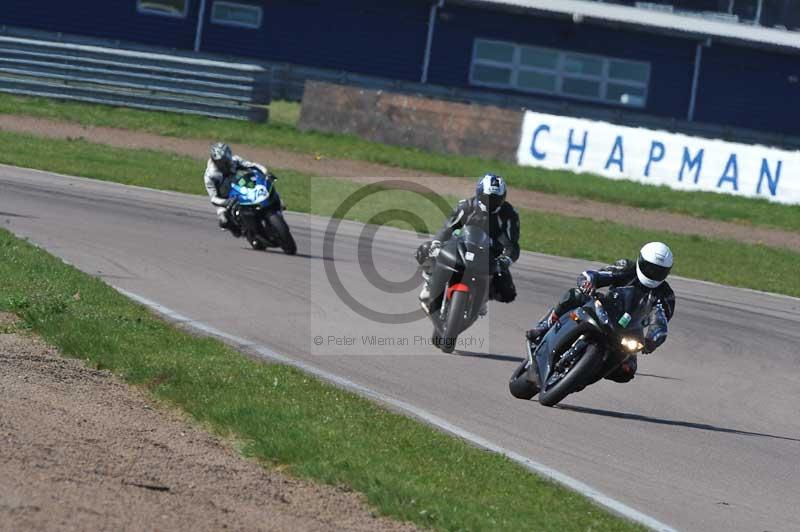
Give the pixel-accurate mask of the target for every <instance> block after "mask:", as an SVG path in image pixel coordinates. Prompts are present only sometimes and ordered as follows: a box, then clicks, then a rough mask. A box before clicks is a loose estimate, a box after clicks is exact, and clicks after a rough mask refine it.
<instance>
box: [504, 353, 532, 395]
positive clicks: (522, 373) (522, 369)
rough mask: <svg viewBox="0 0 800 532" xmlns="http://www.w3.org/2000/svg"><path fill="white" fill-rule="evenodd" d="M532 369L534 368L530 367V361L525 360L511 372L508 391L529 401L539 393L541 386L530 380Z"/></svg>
mask: <svg viewBox="0 0 800 532" xmlns="http://www.w3.org/2000/svg"><path fill="white" fill-rule="evenodd" d="M531 369H533V368H532V367H531V368H528V361H527V360H524V361H522V363H520V365H519V366H517V369H515V370H514V373H512V374H511V379H509V381H508V391H510V392H511V395H513V396H514V397H516V398H517V399H524V400H526V401H527V400H529V399H531V398H533V396H534V395H536V394H537V393H539V387H538V386H536V385H535V384H534V383H532V382H531V381H529V380H528V375H529V374H530V371H531Z"/></svg>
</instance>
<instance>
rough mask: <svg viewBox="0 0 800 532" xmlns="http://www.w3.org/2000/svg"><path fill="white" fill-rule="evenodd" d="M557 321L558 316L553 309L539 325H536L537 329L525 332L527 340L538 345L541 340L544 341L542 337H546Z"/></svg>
mask: <svg viewBox="0 0 800 532" xmlns="http://www.w3.org/2000/svg"><path fill="white" fill-rule="evenodd" d="M557 321H558V314H556V312H555V309H554V308H551V309H550V310H548V311H547V313H546V314H545V315H544V317H543V318H542V319H541V320H540V321H539V323H537V324H536V327H534V328H533V329H530V330H528V331H526V332H525V338H527V339H528V341H529V342H530V343H532V344H536V343H538V342H539V340H541V339H542V336H544V335H545V333H547V331H549V330H550V327H552V326H553V325H554V324H555V323H556V322H557Z"/></svg>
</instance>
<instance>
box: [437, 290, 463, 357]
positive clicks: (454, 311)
mask: <svg viewBox="0 0 800 532" xmlns="http://www.w3.org/2000/svg"><path fill="white" fill-rule="evenodd" d="M467 303H469V294H468V293H467V292H461V291H458V290H456V291H454V292H453V296H452V297H451V298H450V304H449V305H448V306H447V318H446V320H445V326H444V334H443V335H442V336H443V337H442V343H441V345H440V346H439V348H440V349H441V350H442V351H444V352H445V353H452V352H453V351H454V350H455V348H456V340H457V339H458V335H459V334H461V332H462V330H461V328H462V327H463V326H464V311H465V310H466V309H467Z"/></svg>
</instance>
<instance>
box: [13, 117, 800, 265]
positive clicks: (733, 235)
mask: <svg viewBox="0 0 800 532" xmlns="http://www.w3.org/2000/svg"><path fill="white" fill-rule="evenodd" d="M0 130H5V131H13V132H19V133H29V134H34V135H39V136H43V137H48V138H83V139H85V140H87V141H89V142H96V143H102V144H107V145H110V146H116V147H122V148H141V149H151V150H159V151H167V152H173V153H178V154H181V155H188V156H191V157H196V158H198V159H205V157H206V153H207V151H208V146H209V144H210V143H211V142H212V140H216V139H180V138H176V137H165V136H161V135H154V134H151V133H146V132H141V131H131V130H125V129H115V128H108V127H88V126H81V125H78V124H74V123H68V122H58V121H53V120H45V119H39V118H32V117H26V116H17V115H0ZM234 148H235V150H236V151H237V152H238V153H241V154H243V155H244V156H246V157H247V158H249V159H252V160H255V161H261V162H264V163H265V164H267V165H268V166H273V167H276V168H291V169H294V170H297V171H300V172H305V173H311V174H315V175H319V176H325V177H335V178H339V179H349V180H353V181H357V182H364V183H371V182H376V181H381V180H384V179H386V178H401V179H404V180H407V181H413V182H415V183H419V184H423V185H425V186H427V187H429V188H431V189H432V190H434V191H435V192H437V193H440V194H452V195H456V196H461V197H467V196H470V195H472V194H473V193H474V184H473V182H472V181H473V180H472V179H470V180H466V179H462V178H455V177H445V176H440V175H435V174H426V173H424V172H419V171H415V170H407V169H402V168H394V167H390V166H382V165H379V164H373V163H368V162H364V161H354V160H346V159H330V158H327V157H318V156H315V155H308V154H302V153H295V152H291V151H287V150H278V149H270V148H265V147H263V146H262V147H257V146H244V145H237V146H234ZM490 170H491V169H489V168H487V171H490ZM201 173H202V165H201V164H198V180H199V179H200V175H201ZM509 200H510V201H511V202H512V203H513V204H514V206H516V207H519V208H525V209H532V210H535V211H539V212H549V213H556V214H563V215H567V216H577V217H582V218H591V219H594V220H598V221H611V222H616V223H620V224H624V225H628V226H632V227H638V228H641V229H651V230H658V231H670V232H673V233H679V234H692V235H703V236H708V237H715V238H725V239H731V240H737V241H740V242H746V243H750V244H765V245H768V246H775V247H785V248H789V249H791V250H794V251H800V233H796V232H792V231H783V230H779V229H767V228H763V227H751V226H747V225H743V224H737V223H731V222H722V221H715V220H706V219H702V218H695V217H692V216H686V215H681V214H674V213H667V212H663V211H654V210H646V209H638V208H635V207H628V206H624V205H617V204H611V203H603V202H599V201H592V200H584V199H579V198H569V197H564V196H558V195H555V194H545V193H541V192H535V191H532V190H522V189H518V188H515V189H513V190H511V191H510V193H509Z"/></svg>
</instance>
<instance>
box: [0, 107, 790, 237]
mask: <svg viewBox="0 0 800 532" xmlns="http://www.w3.org/2000/svg"><path fill="white" fill-rule="evenodd" d="M271 112H272V116H273V122H271V123H268V124H255V123H252V122H241V121H237V120H221V119H213V118H207V117H200V116H193V115H182V114H175V113H160V112H149V111H140V110H135V109H126V108H116V107H109V106H104V105H92V104H82V103H73V102H60V101H56V100H50V99H43V98H28V97H21V96H10V95H0V113H6V114H23V115H29V116H36V117H41V118H49V119H54V120H62V121H68V122H76V123H80V124H84V125H98V126H109V127H119V128H125V129H134V130H141V131H148V132H151V133H157V134H159V135H167V136H175V137H185V138H208V137H213V138H221V139H226V140H227V141H229V142H233V143H241V144H251V145H257V146H268V147H273V148H281V149H285V150H291V151H296V152H300V153H307V154H318V155H323V156H326V157H334V158H342V159H356V160H363V161H369V162H373V163H379V164H384V165H389V166H395V167H399V168H409V169H414V170H420V171H424V172H434V173H439V174H444V175H450V176H457V177H458V176H478V175H482V174H483V173H485V172H486V171H487V170H491V171H493V172H496V173H500V174H502V175H504V176H505V177H506V179H507V180H508V182H509V183H510V184H511V185H512V186H515V187H520V188H527V189H530V190H537V191H541V192H548V193H552V194H560V195H565V196H573V197H581V198H588V199H593V200H598V201H603V202H608V203H614V204H624V205H630V206H634V207H640V208H645V209H653V210H663V211H668V212H675V213H680V214H687V215H691V216H695V217H698V218H708V219H714V220H723V221H734V222H740V223H745V224H752V225H758V226H764V227H774V228H780V229H785V230H790V231H800V206H790V205H781V204H775V203H770V202H768V201H767V200H763V199H751V198H742V197H736V196H732V195H727V194H715V193H712V192H685V191H677V190H672V189H670V188H668V187H665V186H658V187H657V186H647V185H642V184H640V183H635V182H632V181H624V180H623V181H612V180H609V179H604V178H601V177H598V176H594V175H589V174H575V173H572V172H567V171H555V170H545V169H540V168H530V167H520V166H517V165H514V164H509V163H504V162H498V161H489V160H485V159H480V158H477V157H462V156H456V155H447V154H441V153H432V152H426V151H422V150H417V149H413V148H403V147H397V146H387V145H383V144H378V143H374V142H369V141H366V140H363V139H360V138H358V137H355V136H352V135H333V134H323V133H315V132H302V131H299V130H298V129H297V128H296V127H295V124H296V121H297V117H298V115H299V107H298V104H292V103H288V102H273V103H272V104H271Z"/></svg>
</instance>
